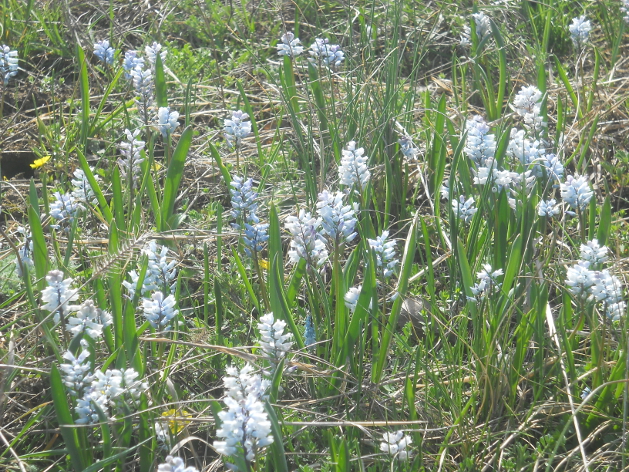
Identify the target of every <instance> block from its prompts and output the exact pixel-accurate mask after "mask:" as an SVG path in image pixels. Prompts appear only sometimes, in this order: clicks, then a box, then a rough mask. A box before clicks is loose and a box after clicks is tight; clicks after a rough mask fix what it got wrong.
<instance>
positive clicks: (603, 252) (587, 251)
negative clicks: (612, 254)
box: [581, 239, 608, 265]
mask: <svg viewBox="0 0 629 472" xmlns="http://www.w3.org/2000/svg"><path fill="white" fill-rule="evenodd" d="M607 251H608V249H607V246H601V245H600V244H599V243H598V239H593V240H592V241H588V242H587V243H585V244H581V260H583V261H588V262H589V263H590V264H592V265H598V264H602V263H603V262H605V261H607V259H608V257H607Z"/></svg>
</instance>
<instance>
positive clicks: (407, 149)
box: [398, 136, 419, 161]
mask: <svg viewBox="0 0 629 472" xmlns="http://www.w3.org/2000/svg"><path fill="white" fill-rule="evenodd" d="M398 144H399V145H400V151H402V154H403V155H404V157H406V158H407V159H408V160H409V161H416V160H417V155H418V154H419V149H418V148H417V146H415V143H414V142H413V138H411V137H410V136H402V137H401V138H400V139H398Z"/></svg>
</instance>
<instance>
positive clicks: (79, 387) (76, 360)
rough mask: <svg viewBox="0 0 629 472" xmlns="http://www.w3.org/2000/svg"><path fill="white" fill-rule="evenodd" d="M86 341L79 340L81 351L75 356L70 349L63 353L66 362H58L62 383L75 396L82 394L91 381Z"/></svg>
mask: <svg viewBox="0 0 629 472" xmlns="http://www.w3.org/2000/svg"><path fill="white" fill-rule="evenodd" d="M86 346H87V342H86V341H85V340H83V339H82V340H81V348H82V349H81V353H80V354H79V355H78V356H77V357H75V356H74V355H73V354H72V353H71V352H70V351H66V352H65V353H64V354H63V358H64V359H65V360H67V361H68V363H67V364H60V365H59V370H60V371H61V372H62V373H63V384H64V385H65V386H66V388H67V390H68V392H69V393H70V394H71V395H74V396H75V397H81V396H83V392H84V391H85V389H86V388H88V387H89V385H91V383H92V375H91V374H90V372H91V369H92V367H91V363H90V361H89V356H90V351H88V350H87V349H86Z"/></svg>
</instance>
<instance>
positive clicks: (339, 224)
mask: <svg viewBox="0 0 629 472" xmlns="http://www.w3.org/2000/svg"><path fill="white" fill-rule="evenodd" d="M344 197H345V194H344V193H343V192H335V193H330V192H328V191H327V190H324V191H323V192H321V193H320V194H319V201H318V202H317V213H318V214H319V216H320V217H321V220H322V225H323V234H325V235H327V236H328V237H330V238H331V239H332V240H333V241H334V242H335V244H342V243H346V242H347V243H349V242H351V241H352V240H354V238H355V237H356V236H357V235H358V233H356V231H355V229H356V224H357V223H358V220H357V219H356V213H357V212H358V203H354V204H353V205H345V204H343V198H344Z"/></svg>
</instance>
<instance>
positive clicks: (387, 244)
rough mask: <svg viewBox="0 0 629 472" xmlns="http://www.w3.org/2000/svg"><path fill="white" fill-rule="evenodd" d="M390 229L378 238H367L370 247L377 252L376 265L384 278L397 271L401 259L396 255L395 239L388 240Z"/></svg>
mask: <svg viewBox="0 0 629 472" xmlns="http://www.w3.org/2000/svg"><path fill="white" fill-rule="evenodd" d="M388 238H389V231H388V230H385V231H383V232H382V234H381V235H380V236H377V237H376V239H367V242H368V243H369V247H371V249H373V251H374V252H375V254H376V266H377V267H378V273H379V274H380V275H382V276H383V277H384V278H388V277H390V276H391V275H393V273H394V272H395V268H396V267H397V265H398V264H399V263H400V261H399V260H398V259H397V258H396V257H395V241H394V240H388Z"/></svg>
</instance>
